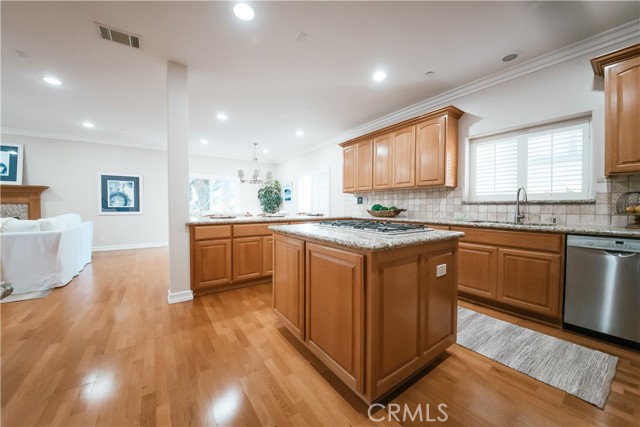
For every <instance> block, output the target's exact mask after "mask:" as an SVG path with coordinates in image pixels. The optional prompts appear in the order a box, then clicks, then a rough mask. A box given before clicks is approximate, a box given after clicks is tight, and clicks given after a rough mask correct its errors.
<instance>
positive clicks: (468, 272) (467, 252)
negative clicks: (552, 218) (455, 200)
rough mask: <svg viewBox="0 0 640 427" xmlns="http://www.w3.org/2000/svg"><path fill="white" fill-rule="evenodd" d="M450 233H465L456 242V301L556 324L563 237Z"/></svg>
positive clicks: (494, 232) (467, 230) (472, 230)
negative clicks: (458, 298)
mask: <svg viewBox="0 0 640 427" xmlns="http://www.w3.org/2000/svg"><path fill="white" fill-rule="evenodd" d="M451 229H452V230H457V231H463V232H464V233H465V237H463V238H462V239H461V241H460V244H459V254H460V271H459V273H458V291H459V292H460V296H461V297H463V298H467V299H472V300H477V301H479V302H482V303H495V304H496V305H498V306H499V307H501V308H506V309H514V310H515V311H522V312H524V313H525V314H529V315H538V316H543V317H544V318H546V319H548V320H551V321H554V322H559V321H560V320H561V318H562V309H561V307H562V292H563V277H564V239H565V238H564V235H563V234H556V233H535V232H515V231H503V230H488V229H478V228H458V227H452V228H451Z"/></svg>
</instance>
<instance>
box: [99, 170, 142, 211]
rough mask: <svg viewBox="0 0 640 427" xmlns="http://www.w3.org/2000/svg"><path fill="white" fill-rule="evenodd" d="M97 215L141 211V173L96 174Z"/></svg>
mask: <svg viewBox="0 0 640 427" xmlns="http://www.w3.org/2000/svg"><path fill="white" fill-rule="evenodd" d="M98 195H99V198H100V200H99V208H98V215H128V214H141V213H142V175H130V174H126V175H125V174H110V173H99V174H98Z"/></svg>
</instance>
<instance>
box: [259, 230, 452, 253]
mask: <svg viewBox="0 0 640 427" xmlns="http://www.w3.org/2000/svg"><path fill="white" fill-rule="evenodd" d="M269 229H270V230H272V231H275V232H279V233H284V234H288V235H291V236H296V237H303V238H309V239H315V240H320V241H323V242H328V243H333V244H336V245H340V246H344V247H347V248H354V249H361V250H366V251H372V252H375V251H382V250H387V249H393V248H401V247H405V246H415V245H422V244H427V243H432V242H439V241H443V240H451V239H457V238H460V237H462V236H464V233H461V232H459V231H440V230H431V231H425V232H420V233H407V234H396V235H384V234H383V235H381V234H375V233H369V232H361V231H356V230H344V229H331V228H325V227H320V226H318V225H317V224H292V225H270V226H269Z"/></svg>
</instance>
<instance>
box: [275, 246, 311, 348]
mask: <svg viewBox="0 0 640 427" xmlns="http://www.w3.org/2000/svg"><path fill="white" fill-rule="evenodd" d="M273 251H274V260H275V263H276V264H277V265H278V268H277V269H276V270H275V271H274V274H273V309H274V310H275V311H276V313H278V314H279V315H280V317H281V318H282V319H283V320H284V323H285V325H286V327H287V328H289V330H290V331H291V332H293V333H294V334H295V335H296V336H298V337H299V338H300V339H304V242H303V241H301V240H297V239H292V238H289V237H284V236H280V235H277V236H276V237H275V238H274V240H273Z"/></svg>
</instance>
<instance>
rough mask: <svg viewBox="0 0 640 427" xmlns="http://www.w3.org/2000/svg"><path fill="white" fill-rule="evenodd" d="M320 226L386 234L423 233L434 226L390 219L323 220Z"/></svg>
mask: <svg viewBox="0 0 640 427" xmlns="http://www.w3.org/2000/svg"><path fill="white" fill-rule="evenodd" d="M318 226H319V227H324V228H333V229H336V228H337V229H343V230H351V231H362V232H366V233H375V234H386V235H390V234H407V233H422V232H425V231H432V230H433V229H432V228H429V227H427V226H425V225H423V224H407V223H401V222H390V221H369V220H365V219H354V220H333V221H321V222H320V223H319V224H318Z"/></svg>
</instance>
